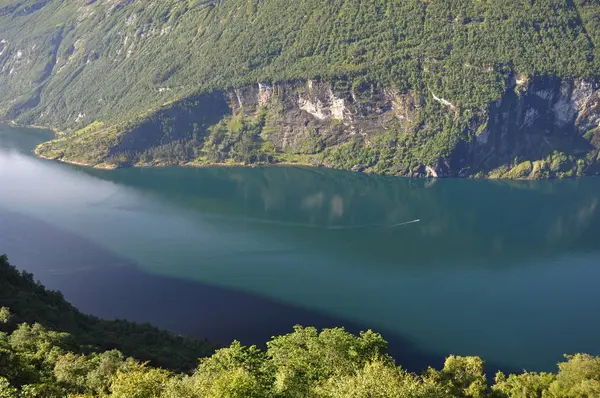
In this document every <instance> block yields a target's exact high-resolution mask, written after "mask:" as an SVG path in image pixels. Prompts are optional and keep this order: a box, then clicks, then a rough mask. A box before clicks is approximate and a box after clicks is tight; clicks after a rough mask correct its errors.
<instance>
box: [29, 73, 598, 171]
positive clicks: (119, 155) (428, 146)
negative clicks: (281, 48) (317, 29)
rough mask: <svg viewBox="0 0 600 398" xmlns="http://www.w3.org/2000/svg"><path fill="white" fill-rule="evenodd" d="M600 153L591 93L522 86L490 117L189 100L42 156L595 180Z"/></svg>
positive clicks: (308, 92)
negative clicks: (295, 164)
mask: <svg viewBox="0 0 600 398" xmlns="http://www.w3.org/2000/svg"><path fill="white" fill-rule="evenodd" d="M106 140H109V141H110V140H112V141H110V144H103V145H99V144H98V143H99V142H106ZM98 147H102V148H105V150H104V151H103V152H101V153H98V151H97V148H98ZM599 149H600V88H599V87H598V86H597V84H596V83H594V82H592V81H586V80H583V79H577V80H561V79H552V78H524V77H515V78H513V79H512V80H511V83H510V84H508V88H507V91H506V93H505V94H504V95H503V96H502V98H500V99H499V100H497V101H496V102H494V103H492V104H490V105H489V107H488V108H484V109H462V110H461V109H458V108H457V107H455V106H454V105H453V104H452V103H450V102H449V101H447V100H444V99H443V98H440V97H438V96H436V95H435V94H434V93H432V92H430V91H424V92H414V91H406V92H398V91H396V90H393V89H387V88H377V87H372V86H370V87H363V88H362V90H356V89H353V88H351V87H347V86H346V85H344V83H343V82H337V83H327V82H322V81H310V80H309V81H307V82H290V83H278V84H268V83H260V84H256V85H251V86H244V87H240V88H234V89H231V90H228V91H217V92H213V93H211V94H204V95H200V96H197V97H191V98H189V99H187V100H185V101H181V102H177V103H174V104H170V105H168V106H165V107H163V108H161V109H159V110H158V111H156V112H153V113H152V114H150V116H147V117H145V118H142V119H140V120H138V121H137V122H135V123H128V124H125V125H122V126H119V127H118V128H108V129H101V128H100V129H97V130H95V131H92V132H88V133H84V134H75V135H74V136H71V137H68V138H62V139H59V140H56V141H53V142H50V143H48V144H44V145H42V146H41V147H40V148H39V153H40V154H42V155H44V156H47V157H51V158H60V159H64V160H67V161H76V162H82V163H87V164H92V165H96V164H101V165H103V166H106V165H107V164H108V165H115V166H123V165H136V164H137V165H162V164H183V163H192V164H198V165H200V164H207V163H211V164H214V163H217V164H218V163H244V164H249V163H263V164H264V163H279V162H288V163H295V162H296V163H308V164H314V165H324V166H329V167H336V168H346V169H353V170H359V171H366V172H375V173H386V174H394V175H405V176H433V177H449V176H452V177H457V176H458V177H468V176H479V177H495V178H500V177H502V178H554V177H573V176H578V175H587V174H597V173H598V171H599V163H600V159H599V156H600V155H599ZM91 153H93V154H94V155H93V156H91V157H90V154H91Z"/></svg>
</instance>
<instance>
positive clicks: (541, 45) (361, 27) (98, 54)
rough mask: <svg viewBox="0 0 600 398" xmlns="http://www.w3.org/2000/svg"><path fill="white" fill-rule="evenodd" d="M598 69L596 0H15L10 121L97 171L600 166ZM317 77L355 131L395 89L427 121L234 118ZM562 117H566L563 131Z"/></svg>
mask: <svg viewBox="0 0 600 398" xmlns="http://www.w3.org/2000/svg"><path fill="white" fill-rule="evenodd" d="M282 10H284V12H282ZM599 76H600V4H599V3H598V1H597V0H501V1H488V0H447V1H439V0H373V1H362V0H331V1H325V2H324V1H318V0H298V1H296V2H294V6H293V7H290V6H289V2H288V1H287V0H206V1H201V0H185V1H180V0H177V1H176V0H162V1H157V2H151V3H148V2H145V1H141V0H135V1H126V0H121V1H110V2H99V1H92V2H85V3H80V2H73V1H70V0H0V89H2V91H3V93H4V96H3V98H0V118H1V119H2V120H5V121H15V122H16V123H21V124H28V125H42V126H47V127H52V128H53V129H55V130H56V131H58V132H60V133H61V134H60V135H59V139H58V140H57V141H54V142H51V143H49V144H47V145H44V146H41V147H40V148H39V149H38V154H40V155H42V156H45V157H48V158H53V159H55V158H56V159H61V160H67V161H75V162H79V163H85V164H89V165H93V166H99V167H121V166H131V165H138V166H140V165H141V166H148V165H151V166H156V165H165V164H195V165H202V164H215V163H217V164H218V163H234V164H255V163H260V164H269V163H307V164H312V165H323V166H328V167H335V168H344V169H352V170H359V171H367V172H373V173H383V174H393V175H409V176H410V175H419V176H421V175H424V174H425V169H426V167H427V166H429V167H431V168H432V169H433V170H435V171H436V173H439V174H442V175H444V174H445V175H449V176H471V177H495V178H499V177H501V178H555V177H575V176H581V175H588V174H597V173H598V172H600V166H598V164H600V161H599V159H600V152H599V150H598V148H600V126H598V118H599V117H600V116H599V115H600V110H599V109H597V106H595V105H593V104H595V102H594V100H593V98H596V97H597V96H598V95H600V94H598V93H599V92H600V91H599V90H598V84H599V83H600V82H599V79H598V78H599ZM309 80H312V81H317V82H323V83H326V84H328V85H329V86H330V87H331V88H332V92H333V94H335V95H336V96H339V98H341V99H344V101H345V103H346V104H351V105H352V106H353V107H354V108H353V109H354V113H353V114H352V117H351V118H350V119H352V120H353V121H355V122H356V120H358V119H365V120H367V119H369V118H370V117H375V116H376V115H378V114H379V113H381V112H387V111H388V110H387V108H388V107H393V106H395V105H389V104H388V105H386V106H383V107H380V106H378V104H377V101H375V100H374V97H376V96H377V95H380V94H381V93H388V94H389V93H391V92H393V93H396V94H394V95H396V98H398V96H399V97H403V96H404V97H406V96H410V97H413V98H414V99H415V101H414V104H412V105H411V106H414V108H415V112H413V113H414V114H413V115H412V116H411V120H412V119H414V120H412V122H411V123H410V126H405V125H403V123H404V122H403V120H402V115H400V116H397V117H396V118H395V119H394V120H391V121H389V120H386V122H385V123H383V124H381V123H374V124H373V126H371V127H369V129H364V128H363V127H364V126H359V127H357V128H356V129H357V130H358V131H354V130H353V129H352V128H351V127H348V126H346V125H345V124H343V123H341V122H338V121H337V120H332V121H331V123H328V124H327V125H323V124H319V123H316V122H318V120H308V119H307V120H308V121H306V120H304V119H303V120H300V119H298V120H296V121H294V122H293V123H298V124H302V123H306V126H305V127H306V128H304V129H300V130H297V129H296V130H294V129H291V130H290V126H289V123H290V120H289V119H290V118H291V117H296V118H298V117H299V116H298V114H297V112H295V111H297V110H298V108H297V107H296V108H295V110H294V112H292V111H291V110H290V108H285V107H283V108H282V107H281V103H280V102H277V100H273V101H272V102H273V103H271V104H267V105H265V104H262V105H261V109H259V110H256V111H254V110H253V111H252V112H250V113H251V114H249V113H248V109H244V110H242V111H241V112H239V109H237V110H236V109H232V108H234V106H233V105H234V104H235V102H236V101H237V99H236V95H237V94H239V92H240V90H242V89H244V88H247V87H254V86H256V85H257V84H258V83H266V84H269V85H273V86H277V85H280V86H282V87H293V88H294V90H296V91H295V93H294V94H293V95H292V97H294V96H296V97H301V96H302V95H303V90H304V89H303V88H301V87H299V86H298V84H300V86H302V85H303V84H304V83H305V82H307V81H309ZM582 84H583V86H582ZM588 84H589V86H588ZM571 86H572V87H571ZM569 87H571V88H569ZM573 87H575V88H577V89H581V88H582V87H589V88H590V90H592V91H591V92H593V94H589V93H587V91H586V92H584V93H583V94H581V93H575V94H574V91H573V90H575V89H574V88H573ZM242 91H243V90H242ZM219 93H221V94H219ZM549 93H550V94H549ZM386 95H387V94H386ZM536 96H537V97H536ZM540 96H541V97H540ZM546 96H550V97H549V101H547V102H545V103H544V102H543V101H540V100H539V98H542V99H543V98H546ZM582 96H583V98H587V100H586V101H582V100H581V98H582ZM590 96H592V97H593V98H592V97H590ZM275 97H277V95H275ZM215 98H220V99H217V101H216V102H215V103H212V104H211V100H215ZM238 98H239V97H238ZM277 98H281V97H277ZM207 99H208V100H209V101H207ZM219 101H221V102H222V101H225V102H226V103H225V104H219V103H218V102H219ZM394 101H395V100H392V101H391V103H393V102H394ZM498 101H501V103H500V102H498ZM565 101H566V102H565ZM511 104H512V105H511ZM564 104H567V105H564ZM569 104H570V105H569ZM217 105H218V107H217ZM221 105H223V106H221ZM565 106H571V107H574V109H573V110H568V109H567V108H565ZM498 107H500V109H498ZM504 108H506V109H504ZM564 109H567V110H564ZM212 111H215V113H214V116H218V119H217V120H212V119H210V118H206V117H205V116H206V114H207V113H208V112H212ZM502 112H507V114H508V115H509V119H510V118H511V117H512V116H511V115H514V119H515V120H506V118H505V120H502V118H501V116H502ZM565 112H566V115H567V116H568V118H569V120H568V123H567V125H563V124H561V122H556V123H554V124H553V123H552V119H553V118H555V117H562V116H564V115H565ZM571 112H575V113H571ZM527 115H529V116H527ZM536 115H543V117H540V118H539V120H538V121H537V122H535V120H533V119H531V118H532V117H535V116H536ZM239 117H241V118H243V119H244V121H243V123H241V124H240V121H239V120H237V119H238V118H239ZM528 118H529V119H528ZM542 119H547V120H550V122H549V123H545V122H544V120H542ZM503 125H506V126H508V131H504V130H502V129H501V128H500V127H499V126H503ZM500 130H502V131H500ZM482 134H483V136H484V137H487V134H489V135H490V136H491V137H492V138H490V139H488V138H484V139H480V140H478V137H480V136H481V135H482ZM290 135H292V136H293V137H292V138H293V139H291V141H294V144H289V141H290V139H289V136H290ZM281 136H283V137H284V138H281ZM274 137H275V138H274ZM300 142H301V143H300Z"/></svg>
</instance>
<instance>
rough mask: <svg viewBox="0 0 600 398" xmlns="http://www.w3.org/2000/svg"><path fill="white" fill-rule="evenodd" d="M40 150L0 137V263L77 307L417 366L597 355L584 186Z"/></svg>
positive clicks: (21, 139)
mask: <svg viewBox="0 0 600 398" xmlns="http://www.w3.org/2000/svg"><path fill="white" fill-rule="evenodd" d="M47 138H48V135H47V134H46V133H44V132H40V131H32V130H25V129H8V128H6V127H0V252H6V253H7V254H8V255H9V259H10V260H11V261H12V262H13V263H15V264H16V265H17V266H19V267H20V268H25V269H27V270H29V271H31V272H34V273H35V274H36V277H37V278H39V279H40V280H41V281H42V282H43V283H44V284H46V285H47V286H48V287H50V288H55V289H61V290H62V291H63V292H64V293H65V296H66V298H67V299H69V300H70V301H71V302H73V303H74V304H75V305H76V306H78V307H79V308H81V309H82V310H84V311H87V312H90V313H93V314H96V315H99V316H103V317H107V318H117V317H127V318H129V319H133V320H137V321H149V322H152V323H155V324H157V325H159V326H161V327H165V328H169V329H171V330H174V331H176V332H181V333H189V334H193V335H197V336H203V337H208V338H210V339H212V340H215V341H218V342H222V343H228V342H229V341H230V340H231V339H233V338H238V339H241V340H242V342H244V343H260V342H263V341H265V340H266V339H268V338H269V337H270V336H271V335H274V334H280V333H285V332H287V331H289V330H291V327H292V326H293V325H294V324H296V323H303V324H315V325H318V326H334V325H339V326H346V327H348V328H349V329H350V330H353V331H354V330H359V329H365V328H372V329H374V330H377V331H380V332H382V333H383V334H384V337H386V338H387V339H388V340H390V343H391V347H390V348H391V351H392V353H393V354H394V355H395V356H396V357H397V359H398V361H399V362H400V363H402V364H408V365H409V367H411V366H412V367H415V368H418V367H422V366H423V365H425V364H434V365H438V363H437V362H436V361H439V358H441V357H443V356H445V355H448V354H450V353H456V354H463V355H467V354H469V355H480V356H481V357H483V358H484V359H485V360H486V361H488V362H489V363H490V364H492V365H493V366H497V367H502V368H505V369H523V368H526V369H528V370H552V369H553V368H554V364H555V363H556V362H557V361H559V360H560V359H561V355H562V354H563V353H572V352H579V351H584V352H589V353H591V354H600V340H598V330H600V317H599V316H598V312H599V310H600V289H598V288H597V286H598V281H599V280H600V209H599V206H600V203H599V202H600V180H599V179H592V178H589V179H582V180H569V181H539V182H508V181H473V180H439V181H430V182H427V181H425V180H410V179H401V178H389V177H375V176H365V175H359V174H353V173H348V172H338V171H330V170H321V169H304V168H288V167H272V168H258V169H241V168H227V169H191V168H161V169H122V170H117V171H100V170H89V169H85V168H78V167H73V166H69V165H64V164H59V163H55V162H48V161H43V160H40V159H36V158H34V157H33V156H32V155H31V149H32V148H33V147H34V146H35V144H36V143H38V142H40V141H43V140H45V139H47ZM432 361H433V362H435V363H432Z"/></svg>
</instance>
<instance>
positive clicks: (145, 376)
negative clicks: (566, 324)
mask: <svg viewBox="0 0 600 398" xmlns="http://www.w3.org/2000/svg"><path fill="white" fill-rule="evenodd" d="M386 348H387V342H386V341H385V340H384V338H383V337H382V336H381V335H380V334H378V333H375V332H373V331H370V330H369V331H366V332H362V333H360V334H359V335H353V334H350V333H348V332H346V331H345V330H344V329H343V328H334V329H323V330H317V329H315V328H313V327H301V326H296V327H295V328H294V330H293V331H292V332H291V333H289V334H287V335H282V336H277V337H273V338H272V340H270V341H269V342H267V343H266V349H265V348H259V347H257V346H250V347H247V346H243V345H241V344H240V343H239V342H236V341H234V342H233V343H232V344H231V345H230V346H229V347H224V348H219V347H216V346H214V345H211V344H209V343H208V342H206V341H198V340H193V339H189V338H185V337H181V336H175V335H173V334H171V333H168V332H164V331H160V330H158V329H155V328H153V327H151V326H148V325H138V324H134V323H130V322H127V321H112V322H111V321H102V320H100V319H97V318H94V317H91V316H88V315H84V314H82V313H80V312H79V311H77V310H76V309H75V308H74V307H73V306H71V305H70V304H68V303H67V302H66V301H65V300H64V298H63V297H62V295H61V294H60V293H59V292H53V291H48V290H47V289H45V288H44V286H43V285H41V284H40V283H39V282H35V281H34V279H33V275H31V274H29V273H27V272H25V271H21V272H20V271H18V270H17V269H16V268H15V267H14V266H12V265H11V264H9V262H8V260H7V257H6V256H2V257H0V397H1V398H22V397H23V398H24V397H27V398H34V397H36V398H37V397H40V398H41V397H43V398H46V397H48V398H51V397H52V398H54V397H56V398H58V397H71V398H74V397H79V398H83V397H86V398H87V397H123V398H150V397H156V398H187V397H189V398H192V397H194V398H196V397H198V398H200V397H214V398H222V397H231V398H234V397H239V398H242V397H244V398H246V397H256V398H263V397H323V398H325V397H327V398H329V397H331V398H333V397H356V398H361V397H364V398H376V397H381V398H384V397H385V398H387V397H390V398H394V397H398V398H405V397H406V398H409V397H411V398H412V397H414V398H417V397H424V398H425V397H428V398H443V397H448V398H450V397H473V398H478V397H498V398H501V397H515V398H516V397H519V398H537V397H539V398H544V397H553V398H554V397H556V398H558V397H565V398H567V397H573V398H575V397H577V398H583V397H597V396H600V357H593V356H590V355H586V354H575V355H572V356H566V357H565V360H564V361H563V362H561V363H559V364H558V370H557V372H556V373H536V372H523V373H520V374H510V375H506V374H504V373H502V372H498V373H497V374H496V375H495V376H494V377H493V381H492V382H490V381H491V380H492V378H488V377H486V374H485V373H484V362H483V360H482V359H480V358H478V357H460V356H449V357H448V358H447V359H446V360H445V362H444V365H443V367H442V369H434V368H428V369H427V370H425V371H424V372H422V373H421V374H415V373H411V372H408V371H406V370H405V369H403V368H402V366H401V365H399V364H397V363H396V362H395V360H394V359H393V358H391V357H390V356H389V355H388V354H387V353H386Z"/></svg>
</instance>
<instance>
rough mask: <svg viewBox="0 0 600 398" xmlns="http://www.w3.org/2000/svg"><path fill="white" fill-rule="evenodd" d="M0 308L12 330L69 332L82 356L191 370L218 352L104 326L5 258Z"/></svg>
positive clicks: (150, 330) (132, 328)
mask: <svg viewBox="0 0 600 398" xmlns="http://www.w3.org/2000/svg"><path fill="white" fill-rule="evenodd" d="M0 307H8V308H10V309H11V311H12V316H11V325H12V326H13V327H14V326H16V325H17V324H20V323H28V324H33V323H35V322H38V323H40V324H41V325H43V327H45V328H48V329H49V330H59V331H61V332H65V333H69V334H70V336H71V338H69V339H66V340H65V341H66V342H68V343H69V344H75V345H71V346H69V347H77V352H78V353H87V352H92V351H106V350H112V349H118V350H120V351H122V352H123V353H124V354H125V355H130V356H134V357H136V358H138V359H140V360H145V361H150V362H151V363H152V364H154V365H157V366H164V367H168V368H172V369H177V370H189V369H192V368H193V367H194V366H195V365H196V359H197V358H198V357H200V356H206V355H210V354H211V353H212V352H214V350H215V348H216V347H217V346H216V345H214V344H211V343H209V342H207V341H201V340H194V339H190V338H186V337H182V336H178V335H175V334H172V333H168V332H165V331H162V330H159V329H157V328H155V327H153V326H151V325H147V324H146V325H140V324H135V323H133V322H128V321H125V320H116V321H105V320H102V319H99V318H95V317H92V316H89V315H85V314H82V313H81V312H79V311H78V310H77V309H76V308H75V307H73V306H72V305H71V304H69V303H68V302H67V301H65V299H64V298H63V296H62V294H61V293H60V292H55V291H49V290H46V288H44V286H43V285H41V284H40V283H38V282H35V281H34V279H33V275H32V274H29V273H27V272H18V271H17V270H16V269H15V268H14V267H13V266H12V265H10V264H9V263H8V260H7V258H6V256H0ZM13 327H11V328H10V330H12V328H13ZM0 362H2V361H1V360H0ZM0 396H1V395H0Z"/></svg>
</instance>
